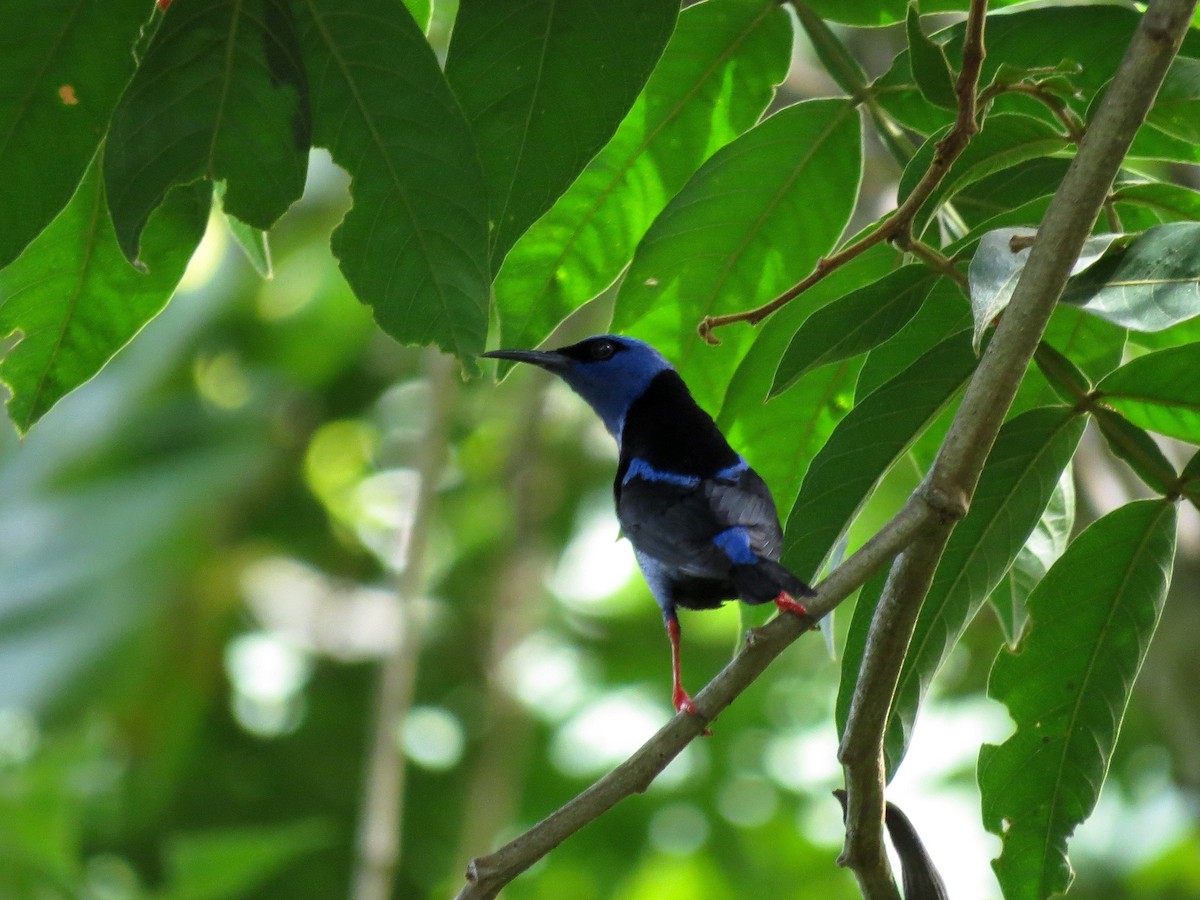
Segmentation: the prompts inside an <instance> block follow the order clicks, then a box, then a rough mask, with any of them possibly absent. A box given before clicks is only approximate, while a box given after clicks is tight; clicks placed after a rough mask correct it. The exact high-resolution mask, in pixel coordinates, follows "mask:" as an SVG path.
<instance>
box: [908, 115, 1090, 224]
mask: <svg viewBox="0 0 1200 900" xmlns="http://www.w3.org/2000/svg"><path fill="white" fill-rule="evenodd" d="M944 137H945V132H944V131H939V132H938V133H937V134H934V135H933V136H931V137H930V138H929V139H928V140H927V141H926V142H925V143H924V144H923V145H922V146H921V148H920V149H919V150H917V152H916V154H915V155H914V156H913V158H912V159H911V160H910V161H909V163H908V165H907V166H905V168H904V174H903V175H901V176H900V187H899V199H900V200H901V202H903V201H904V199H905V198H907V197H908V195H909V194H911V193H912V191H913V188H915V187H916V186H917V183H918V182H919V181H920V180H921V177H922V176H923V175H924V174H925V172H926V171H927V170H928V169H929V167H930V165H931V164H932V162H933V158H934V155H935V154H936V153H937V144H938V142H939V141H940V140H941V139H942V138H944ZM1069 146H1070V141H1068V140H1067V138H1066V137H1065V136H1064V135H1063V134H1062V132H1060V131H1059V130H1058V129H1057V128H1055V127H1054V126H1053V125H1051V124H1049V123H1047V122H1044V121H1042V120H1041V119H1034V118H1032V117H1030V116H1022V115H1013V114H1010V113H997V114H994V115H991V116H988V118H987V120H986V121H985V123H984V126H983V130H982V131H981V132H980V133H979V134H978V135H976V136H975V138H974V139H973V140H972V141H971V143H970V144H968V145H967V148H966V149H965V150H964V151H963V152H962V155H961V156H959V157H958V159H957V160H955V163H954V165H953V166H951V168H950V171H949V173H947V175H946V177H945V178H944V179H942V181H941V183H940V184H939V185H938V187H937V188H936V189H935V190H934V191H933V193H931V194H930V195H929V199H928V200H926V201H925V203H924V204H923V205H922V207H921V210H920V211H919V212H918V214H917V217H916V219H915V220H914V223H913V227H914V229H915V230H916V231H917V232H921V231H923V230H924V229H925V227H926V225H928V224H929V222H930V221H931V220H932V219H933V216H934V214H935V212H936V211H937V208H938V206H939V205H940V204H942V203H944V202H946V201H947V200H950V199H951V198H952V197H953V196H954V195H955V194H956V193H957V192H958V191H960V190H962V189H963V188H965V187H967V186H968V185H970V184H973V183H974V182H976V181H979V180H980V179H982V178H984V177H986V176H989V175H993V174H994V173H997V172H1001V171H1003V170H1004V169H1008V168H1010V167H1012V166H1015V165H1018V164H1020V163H1024V162H1027V161H1028V160H1032V159H1036V158H1038V157H1043V156H1049V155H1051V154H1053V153H1057V152H1059V151H1060V150H1065V149H1067V147H1069Z"/></svg>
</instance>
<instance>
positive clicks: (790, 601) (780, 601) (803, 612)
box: [775, 591, 817, 630]
mask: <svg viewBox="0 0 1200 900" xmlns="http://www.w3.org/2000/svg"><path fill="white" fill-rule="evenodd" d="M775 605H776V606H777V607H779V611H780V612H781V613H785V612H790V613H792V614H794V615H797V616H802V617H804V618H807V617H808V609H807V608H805V606H804V604H803V603H801V602H800V601H799V600H797V599H796V598H795V597H793V596H792V595H791V594H789V593H788V592H787V591H780V592H779V596H778V597H776V598H775ZM812 627H813V629H814V630H815V629H816V627H817V626H816V625H815V624H814V625H813V626H812Z"/></svg>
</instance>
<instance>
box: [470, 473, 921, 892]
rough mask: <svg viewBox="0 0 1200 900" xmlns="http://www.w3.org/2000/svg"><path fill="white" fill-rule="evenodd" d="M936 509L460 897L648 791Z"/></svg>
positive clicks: (864, 558) (488, 886) (754, 648)
mask: <svg viewBox="0 0 1200 900" xmlns="http://www.w3.org/2000/svg"><path fill="white" fill-rule="evenodd" d="M941 514H942V512H941V511H939V510H937V509H935V508H934V507H932V506H930V505H929V504H928V503H927V502H926V500H925V498H923V497H914V498H912V499H910V500H909V502H908V503H906V504H905V505H904V507H902V508H901V510H900V511H899V512H898V513H897V514H896V515H895V516H894V517H893V518H892V520H891V521H890V522H888V524H887V525H885V526H884V527H883V528H882V529H881V530H880V531H879V533H878V534H876V535H875V536H874V537H873V538H871V540H869V541H868V542H867V543H866V544H864V545H863V547H862V548H861V549H859V551H858V552H857V553H855V554H854V555H853V556H851V557H850V558H849V559H847V560H846V561H845V562H844V563H842V564H841V565H840V566H838V567H837V568H836V569H835V570H834V571H833V572H831V573H830V575H829V577H828V578H826V579H825V580H824V581H823V582H821V584H820V585H819V590H818V596H816V597H815V598H813V599H812V600H811V601H808V602H807V603H806V606H807V607H808V610H809V613H810V616H809V617H808V618H807V619H801V618H799V617H797V616H793V615H785V616H777V617H776V618H774V619H772V620H771V621H770V622H768V623H767V624H766V625H764V626H763V627H762V628H755V629H751V630H750V631H749V632H747V634H746V643H745V646H744V647H743V648H742V650H741V651H740V652H739V653H738V654H737V655H736V656H735V657H734V658H733V659H732V660H731V661H730V662H729V664H728V665H727V666H726V667H725V668H724V669H723V670H721V672H720V673H718V675H717V676H716V677H715V678H714V679H713V680H712V681H711V682H709V684H708V685H707V686H706V687H705V688H704V689H703V690H702V691H700V693H699V694H697V695H696V696H695V697H694V703H695V705H696V709H697V710H698V711H699V715H688V714H686V713H681V714H679V715H677V716H675V718H673V719H672V720H671V721H670V722H668V723H667V724H666V725H665V726H663V727H662V728H661V729H660V730H659V731H658V733H656V734H655V735H654V736H653V737H652V738H650V740H648V741H647V742H646V743H645V744H643V745H642V747H641V748H640V749H639V750H638V751H637V752H636V753H634V754H633V756H631V757H630V758H629V759H627V760H626V761H625V762H623V763H621V765H619V766H617V767H616V768H615V769H613V770H612V771H611V772H609V773H608V774H607V775H605V776H604V777H603V778H601V779H600V780H599V781H597V782H596V783H595V784H593V785H592V786H591V787H589V788H588V789H587V790H585V791H584V792H583V793H582V794H579V795H578V796H577V797H575V799H573V800H571V801H569V802H568V803H567V804H566V805H565V806H563V807H562V808H560V809H558V810H557V811H555V812H553V813H551V814H550V815H549V816H548V817H546V818H545V819H543V820H542V821H541V822H539V823H538V824H537V825H535V826H533V828H531V829H530V830H529V831H527V832H525V833H524V834H523V835H521V836H520V837H518V838H516V839H515V840H513V841H510V842H509V843H508V844H506V845H505V846H503V847H501V848H500V849H499V850H497V851H496V852H495V853H493V854H491V855H490V856H483V857H479V858H477V859H474V860H472V861H471V862H470V864H468V866H467V884H466V885H465V886H464V887H463V889H462V890H461V891H460V892H459V894H458V900H483V898H490V897H495V896H496V894H497V893H498V892H499V891H500V889H501V888H503V887H504V886H505V885H506V884H508V883H509V882H510V881H512V880H513V879H514V878H516V877H517V876H518V875H519V874H521V873H522V872H524V871H525V870H526V869H528V868H529V867H530V866H531V865H533V864H534V863H535V862H537V861H538V860H539V859H541V858H542V857H543V856H545V855H546V854H547V853H549V852H550V851H551V850H553V849H554V848H555V847H557V846H558V845H559V844H561V843H562V842H563V841H564V840H566V839H567V838H568V837H570V836H571V835H572V834H574V833H575V832H576V831H578V830H579V829H581V828H582V827H583V826H585V825H587V824H588V823H589V822H591V821H592V820H594V819H596V818H598V817H599V816H601V815H602V814H603V813H605V812H607V811H608V810H609V809H611V808H612V807H613V806H615V805H616V804H617V803H618V802H620V801H621V800H623V799H625V798H626V797H628V796H630V795H632V794H635V793H641V792H642V791H644V790H646V788H647V787H648V786H649V785H650V783H651V782H652V781H653V780H654V779H655V777H656V776H657V775H658V774H659V773H660V772H661V771H662V770H663V769H665V768H666V767H667V765H668V764H669V763H670V762H671V760H673V759H674V758H675V757H676V756H678V755H679V753H680V752H681V751H682V750H683V748H684V747H686V746H687V745H688V744H689V743H690V742H691V741H692V740H694V739H695V738H696V737H698V736H699V735H700V734H701V733H702V732H703V730H704V728H705V726H706V725H707V724H708V723H709V722H711V721H712V720H713V719H715V718H716V717H717V716H718V715H719V714H720V713H721V711H722V710H724V709H725V708H726V707H727V706H729V704H730V703H732V702H733V700H734V699H735V698H736V697H737V696H738V695H739V694H741V693H742V691H744V690H745V689H746V688H747V687H749V686H750V684H751V683H753V682H754V680H755V679H756V678H758V676H759V675H761V674H762V672H763V670H764V669H766V667H767V666H768V665H769V664H770V663H771V661H772V660H774V659H775V658H776V657H777V656H779V655H780V654H781V653H782V652H783V651H784V650H785V649H787V648H788V647H789V646H790V645H791V644H792V642H793V641H795V640H796V639H797V638H798V637H800V635H802V634H804V633H805V632H806V631H809V630H811V628H812V625H813V623H814V622H815V621H816V620H817V619H820V618H821V617H823V616H825V615H826V614H827V613H829V612H830V611H831V610H833V609H834V608H835V607H836V606H837V605H838V604H839V603H841V602H842V601H843V600H845V599H846V597H848V596H850V594H852V593H854V591H855V590H856V589H858V588H859V587H860V586H861V585H862V584H863V583H864V582H866V580H867V579H868V578H870V577H871V576H872V575H873V574H874V573H875V572H877V571H879V570H880V569H881V568H882V567H883V566H884V565H885V564H886V563H887V562H888V561H889V560H891V559H892V557H894V556H895V555H896V554H897V553H899V552H900V551H901V550H902V549H904V547H906V546H907V545H908V544H909V543H911V542H912V540H913V538H914V537H915V536H916V535H917V534H919V533H920V532H921V531H922V530H923V529H925V528H926V527H928V526H929V524H930V523H931V522H935V521H937V519H938V518H939V516H940V515H941Z"/></svg>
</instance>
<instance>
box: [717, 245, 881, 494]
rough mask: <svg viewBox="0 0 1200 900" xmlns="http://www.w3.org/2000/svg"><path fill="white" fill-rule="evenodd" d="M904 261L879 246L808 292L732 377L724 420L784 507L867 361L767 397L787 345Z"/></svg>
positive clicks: (778, 317) (846, 406)
mask: <svg viewBox="0 0 1200 900" xmlns="http://www.w3.org/2000/svg"><path fill="white" fill-rule="evenodd" d="M898 260H899V256H898V255H897V254H896V252H895V251H894V250H892V249H891V248H890V247H887V246H885V245H883V244H879V245H877V246H875V247H872V248H871V249H870V250H868V251H867V252H865V253H863V254H862V255H861V256H859V257H858V258H856V259H854V260H852V261H851V262H849V263H847V264H846V265H845V266H843V267H842V268H840V269H838V270H837V271H836V272H834V273H833V274H832V275H830V276H829V277H828V278H825V279H823V280H822V281H821V282H820V283H818V284H817V285H815V286H814V287H812V288H811V289H809V290H807V291H805V292H804V293H803V294H801V295H800V296H799V297H797V298H796V299H795V300H793V301H792V302H791V303H789V304H788V305H787V306H785V307H784V308H783V309H781V310H780V311H779V312H777V313H775V314H774V315H773V316H771V317H770V318H769V319H768V320H767V321H766V322H764V323H763V325H762V326H761V328H760V331H759V334H758V336H757V338H756V339H755V341H754V345H753V346H752V347H751V348H750V351H749V352H748V353H747V354H746V355H745V357H743V359H742V361H741V363H740V364H739V365H738V368H737V371H736V372H735V373H734V375H733V378H732V380H731V381H730V382H729V390H727V391H726V392H725V399H724V401H723V403H722V406H721V412H720V415H719V416H717V423H718V424H719V425H720V427H721V430H722V431H724V432H725V435H726V436H727V437H728V438H729V441H730V443H731V444H732V445H733V446H734V447H736V448H737V449H738V451H739V452H740V453H741V454H742V455H743V456H744V457H745V458H746V459H747V461H748V462H749V463H750V465H752V466H754V468H755V470H756V471H757V472H758V473H759V474H760V475H762V477H763V478H764V479H766V482H767V484H769V485H770V486H771V492H772V493H773V494H774V496H775V502H776V504H777V505H778V507H779V508H780V509H788V508H790V507H791V505H792V502H793V501H794V500H795V499H796V492H797V491H798V490H799V489H800V481H801V479H803V477H804V473H805V471H806V470H807V468H808V464H809V462H810V461H811V460H812V458H813V457H814V456H815V455H816V453H817V451H818V450H819V449H820V448H821V445H822V444H824V443H825V441H826V439H827V438H828V437H829V435H830V433H831V432H832V431H833V428H834V426H835V425H836V424H837V422H838V421H839V420H840V419H841V418H842V417H843V416H845V415H846V413H847V412H849V411H850V407H851V406H852V405H853V398H854V385H855V380H856V378H857V377H858V371H859V366H860V363H859V362H858V361H857V360H853V359H849V360H843V361H842V362H840V363H835V364H833V365H828V366H823V367H822V368H821V369H818V370H816V371H812V372H809V373H808V374H807V375H804V376H802V377H801V378H800V380H799V381H798V382H797V383H796V384H794V385H793V386H792V388H791V389H790V390H789V391H787V393H785V394H783V395H781V396H778V397H774V398H772V399H771V401H770V402H766V397H767V391H768V390H769V388H770V387H771V382H772V379H773V378H774V375H775V370H776V367H777V366H778V364H779V359H780V357H781V356H782V355H783V352H784V348H785V347H786V346H787V344H788V342H789V340H790V337H791V334H792V332H794V331H795V330H796V327H797V324H798V323H799V322H801V321H802V320H803V319H804V317H805V316H807V315H808V314H809V313H810V312H811V311H812V310H813V309H820V308H821V306H822V304H826V303H828V302H829V301H830V300H832V299H834V298H837V297H839V296H842V295H844V294H845V293H846V292H847V291H849V290H852V289H853V288H854V286H856V285H860V284H863V283H868V284H869V283H872V282H874V281H877V280H878V279H880V278H882V277H883V276H884V275H886V274H887V273H888V272H889V271H891V270H892V269H893V268H894V267H895V266H896V265H897V263H898Z"/></svg>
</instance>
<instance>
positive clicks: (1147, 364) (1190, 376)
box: [1096, 344, 1200, 444]
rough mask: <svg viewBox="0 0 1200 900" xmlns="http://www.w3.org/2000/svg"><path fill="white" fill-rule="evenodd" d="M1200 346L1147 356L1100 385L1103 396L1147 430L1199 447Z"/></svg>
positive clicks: (1109, 404)
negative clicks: (1199, 362)
mask: <svg viewBox="0 0 1200 900" xmlns="http://www.w3.org/2000/svg"><path fill="white" fill-rule="evenodd" d="M1198 360H1200V344H1185V345H1183V346H1182V347H1168V348H1167V349H1165V350H1158V351H1156V352H1154V353H1147V354H1146V355H1145V356H1139V357H1138V358H1137V359H1135V360H1133V361H1131V362H1129V363H1126V364H1125V365H1123V366H1122V367H1121V368H1119V369H1117V370H1116V371H1115V372H1113V373H1112V374H1111V375H1108V376H1107V377H1105V378H1104V380H1103V381H1101V382H1100V383H1099V384H1098V385H1097V386H1096V392H1097V395H1098V397H1099V398H1100V399H1101V400H1103V402H1104V403H1105V404H1107V405H1108V406H1111V407H1112V408H1113V409H1115V410H1116V411H1117V412H1119V413H1121V415H1123V416H1125V418H1127V419H1129V421H1130V422H1132V423H1133V424H1135V425H1138V426H1140V427H1142V428H1146V429H1149V430H1150V431H1156V432H1158V433H1159V434H1165V435H1167V436H1169V437H1174V438H1179V440H1181V441H1188V442H1189V443H1192V444H1200V365H1197V361H1198Z"/></svg>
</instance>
